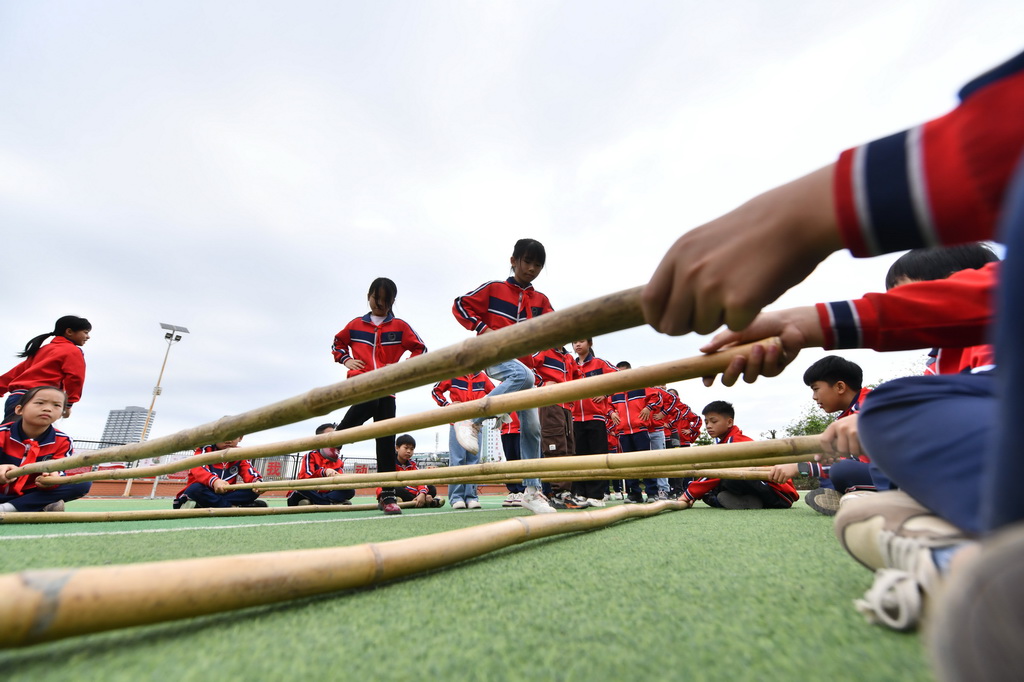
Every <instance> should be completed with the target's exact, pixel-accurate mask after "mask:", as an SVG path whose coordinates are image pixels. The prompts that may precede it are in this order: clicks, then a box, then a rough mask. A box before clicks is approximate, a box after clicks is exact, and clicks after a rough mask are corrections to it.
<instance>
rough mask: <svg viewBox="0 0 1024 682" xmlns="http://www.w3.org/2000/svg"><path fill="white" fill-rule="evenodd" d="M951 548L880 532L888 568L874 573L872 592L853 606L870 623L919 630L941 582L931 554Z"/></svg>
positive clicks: (897, 628) (880, 542)
mask: <svg viewBox="0 0 1024 682" xmlns="http://www.w3.org/2000/svg"><path fill="white" fill-rule="evenodd" d="M951 544H956V543H955V542H949V541H947V542H945V543H943V544H940V543H936V542H934V541H932V542H929V541H927V540H924V539H922V538H915V537H904V536H901V535H897V534H896V533H893V532H892V531H888V530H881V531H879V532H878V547H879V551H880V552H881V555H882V558H883V561H884V562H885V566H886V568H882V569H879V570H878V571H877V572H876V573H875V582H874V584H873V585H872V586H871V589H870V590H868V591H867V592H866V593H865V594H864V598H863V599H858V600H856V601H854V606H856V607H857V610H858V611H859V612H861V613H862V614H864V617H865V618H867V619H868V622H870V623H874V624H876V625H884V626H885V627H887V628H890V629H892V630H899V631H907V630H914V629H916V628H917V625H918V623H919V622H920V621H921V616H922V614H923V612H924V607H925V598H926V597H929V596H931V595H933V594H934V593H935V591H936V590H937V589H938V587H939V585H940V583H941V581H942V578H941V576H940V575H939V569H938V568H937V567H936V566H935V561H934V560H933V559H932V551H931V550H932V548H933V547H938V546H949V545H951Z"/></svg>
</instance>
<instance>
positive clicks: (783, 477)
mask: <svg viewBox="0 0 1024 682" xmlns="http://www.w3.org/2000/svg"><path fill="white" fill-rule="evenodd" d="M863 383H864V372H863V371H862V370H861V368H860V365H858V364H857V363H855V362H850V361H849V360H847V359H846V358H842V357H839V356H838V355H829V356H826V357H823V358H821V359H820V360H818V361H816V362H814V363H813V364H812V365H811V366H810V367H808V368H807V371H805V372H804V384H806V385H807V386H808V388H810V389H811V395H812V396H813V397H814V402H816V403H817V404H818V407H820V408H821V409H822V410H823V411H825V412H828V413H829V414H832V413H835V412H839V415H838V416H837V417H836V419H843V418H845V417H849V416H852V415H855V414H857V413H858V412H860V406H861V404H862V403H863V402H864V396H866V395H867V394H868V393H870V392H871V389H868V388H862V384H863ZM798 474H803V475H804V476H817V477H818V478H819V479H820V481H821V487H819V488H817V489H815V490H812V491H811V492H809V493H807V497H806V498H805V501H806V502H807V506H809V507H810V508H811V509H813V510H814V511H816V512H818V513H819V514H825V515H826V516H833V515H835V513H836V511H838V510H839V497H840V496H841V495H843V494H844V493H847V492H851V491H853V490H867V491H871V492H874V491H876V490H878V489H882V490H888V489H889V487H890V483H889V480H888V479H887V478H886V477H885V475H884V474H882V472H881V471H878V470H877V467H872V466H871V460H870V459H869V458H868V457H867V455H860V456H859V457H850V458H844V459H839V460H836V461H835V462H833V463H831V464H830V463H829V460H827V459H823V460H822V461H820V462H801V463H799V464H776V465H775V466H773V467H772V470H771V480H773V481H776V482H778V483H782V482H784V481H787V480H789V479H791V478H792V477H793V476H796V475H798Z"/></svg>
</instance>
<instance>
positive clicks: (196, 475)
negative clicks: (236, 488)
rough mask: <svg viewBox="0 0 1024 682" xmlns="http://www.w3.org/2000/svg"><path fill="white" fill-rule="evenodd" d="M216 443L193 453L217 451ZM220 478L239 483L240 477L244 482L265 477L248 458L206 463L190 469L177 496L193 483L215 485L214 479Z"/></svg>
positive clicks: (260, 479) (210, 486) (207, 485)
mask: <svg viewBox="0 0 1024 682" xmlns="http://www.w3.org/2000/svg"><path fill="white" fill-rule="evenodd" d="M217 451H218V450H217V446H216V445H204V446H203V447H201V448H197V449H196V451H195V452H194V453H192V454H193V455H202V454H205V453H207V452H217ZM215 478H219V479H221V480H223V481H225V482H227V483H238V482H239V480H238V479H239V478H241V479H242V482H245V483H252V482H253V481H262V480H263V477H262V476H260V474H259V472H258V471H256V470H255V469H253V467H252V462H250V461H249V460H247V459H238V460H235V461H233V462H215V463H213V464H204V465H203V466H199V467H194V468H192V469H189V470H188V479H187V480H186V481H185V487H184V488H182V489H181V490H179V491H178V494H177V495H175V498H178V497H181V496H182V495H183V494H184V493H185V489H186V488H188V487H189V486H190V485H192V484H193V483H202V484H203V485H205V486H206V487H208V488H212V487H213V479H215Z"/></svg>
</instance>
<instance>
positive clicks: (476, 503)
mask: <svg viewBox="0 0 1024 682" xmlns="http://www.w3.org/2000/svg"><path fill="white" fill-rule="evenodd" d="M466 509H480V500H477V499H475V498H474V499H472V500H470V501H469V502H467V503H466Z"/></svg>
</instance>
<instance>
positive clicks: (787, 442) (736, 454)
mask: <svg viewBox="0 0 1024 682" xmlns="http://www.w3.org/2000/svg"><path fill="white" fill-rule="evenodd" d="M820 451H821V438H820V437H819V436H798V437H795V438H776V439H772V440H754V441H745V442H742V443H726V444H722V445H704V446H700V447H693V448H670V449H668V450H642V451H640V452H619V453H609V454H603V455H574V456H572V457H549V458H541V459H521V460H515V461H511V462H489V463H487V464H469V465H464V466H459V467H447V468H446V471H447V472H448V473H446V474H445V475H444V476H443V477H439V476H438V474H436V473H434V472H435V471H436V470H435V469H417V470H415V471H395V472H378V473H374V474H345V475H344V476H332V477H331V478H332V479H335V478H337V479H342V480H340V481H332V484H340V483H343V482H344V483H349V484H353V485H352V486H351V487H356V488H365V487H368V486H369V485H370V484H373V485H380V484H382V483H383V484H385V485H391V484H395V483H406V484H408V483H416V482H419V481H424V480H430V479H437V478H443V480H451V479H453V478H455V477H465V478H469V477H478V476H491V475H500V474H514V475H519V476H523V477H527V478H534V477H541V478H543V477H544V476H545V475H546V473H547V472H550V471H563V470H565V469H568V468H573V469H575V468H579V469H602V470H606V471H607V472H608V475H609V477H611V478H620V476H619V474H618V470H620V469H631V468H634V469H635V468H637V467H658V468H665V469H670V468H676V465H686V464H697V465H699V468H711V467H709V465H708V463H709V462H714V463H715V464H714V465H713V466H714V468H722V467H723V466H728V465H727V464H726V463H727V462H734V461H738V460H760V459H764V458H766V457H782V456H785V457H797V456H798V455H799V456H804V455H813V454H815V453H817V452H820ZM805 460H806V457H803V458H802V459H801V460H800V461H805ZM570 462H571V463H570ZM755 463H756V462H755ZM679 468H682V466H680V467H679ZM612 474H614V476H612ZM325 480H326V479H323V478H304V479H302V480H294V481H257V482H254V483H236V484H233V485H229V486H227V487H226V489H227V490H250V489H258V490H262V491H266V490H283V489H287V490H298V489H299V488H314V489H320V488H324V481H325Z"/></svg>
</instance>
